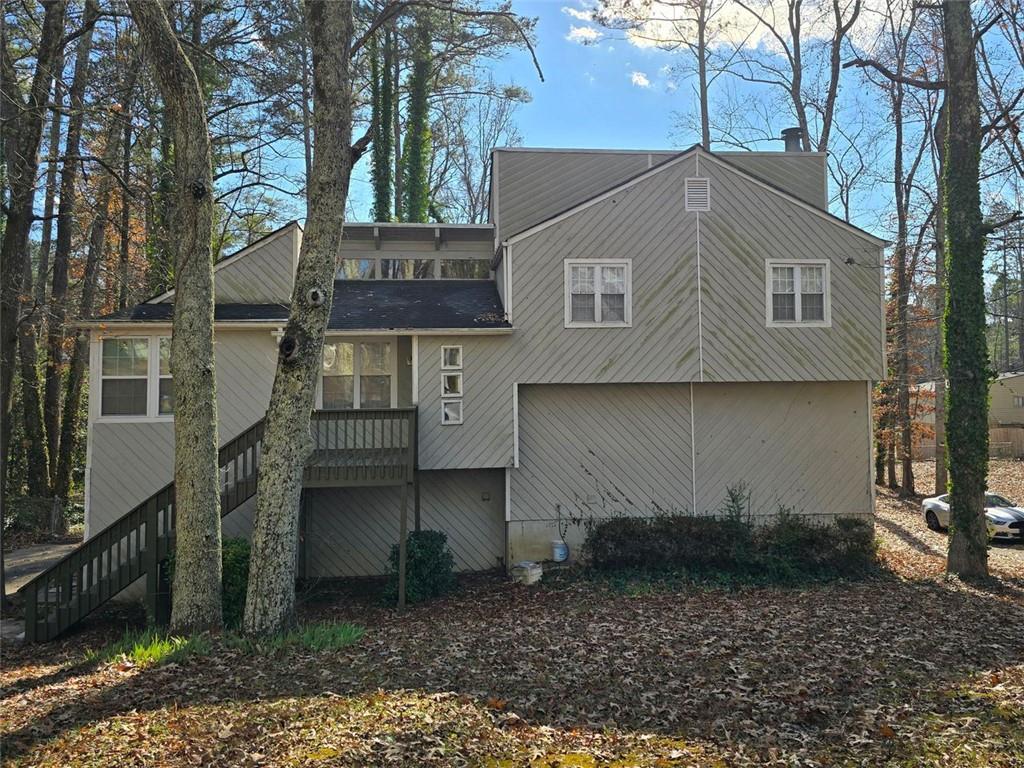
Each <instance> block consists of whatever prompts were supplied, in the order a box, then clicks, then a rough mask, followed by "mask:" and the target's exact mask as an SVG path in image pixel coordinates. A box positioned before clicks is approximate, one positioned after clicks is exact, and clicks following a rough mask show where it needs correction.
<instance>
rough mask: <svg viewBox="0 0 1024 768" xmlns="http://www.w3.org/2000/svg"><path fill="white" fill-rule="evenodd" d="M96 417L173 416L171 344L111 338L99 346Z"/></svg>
mask: <svg viewBox="0 0 1024 768" xmlns="http://www.w3.org/2000/svg"><path fill="white" fill-rule="evenodd" d="M99 390H100V396H99V416H100V417H101V418H102V417H112V418H140V419H143V418H154V417H160V416H171V415H173V414H174V382H173V379H172V376H171V340H170V338H169V337H167V336H128V337H112V338H106V339H103V340H102V341H101V342H100V386H99Z"/></svg>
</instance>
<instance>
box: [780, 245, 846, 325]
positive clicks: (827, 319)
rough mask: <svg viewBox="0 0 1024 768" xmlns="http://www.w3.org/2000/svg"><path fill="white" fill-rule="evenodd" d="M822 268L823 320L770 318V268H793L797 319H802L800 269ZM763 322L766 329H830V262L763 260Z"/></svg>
mask: <svg viewBox="0 0 1024 768" xmlns="http://www.w3.org/2000/svg"><path fill="white" fill-rule="evenodd" d="M805 266H806V267H824V270H825V275H824V278H823V280H824V288H825V295H824V298H823V301H824V304H825V307H824V309H825V313H824V319H823V320H803V319H799V320H775V319H773V318H772V268H773V267H795V270H794V272H793V285H794V288H795V289H796V290H795V292H794V296H795V307H796V314H797V317H801V318H802V311H801V310H802V308H801V306H800V295H801V292H800V267H805ZM764 321H765V327H767V328H831V327H832V262H831V261H830V260H828V259H765V260H764Z"/></svg>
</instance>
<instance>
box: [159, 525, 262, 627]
mask: <svg viewBox="0 0 1024 768" xmlns="http://www.w3.org/2000/svg"><path fill="white" fill-rule="evenodd" d="M251 554H252V549H251V547H250V546H249V542H248V541H247V540H246V539H224V541H223V542H221V610H222V611H223V615H224V626H225V627H226V628H227V629H237V628H238V627H240V626H242V619H243V618H244V616H245V594H246V591H247V590H248V588H249V558H250V556H251ZM167 574H168V578H169V579H170V583H171V586H172V587H173V586H174V553H173V552H172V553H171V555H170V557H168V559H167ZM172 597H173V596H172Z"/></svg>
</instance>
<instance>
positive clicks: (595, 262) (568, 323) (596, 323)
mask: <svg viewBox="0 0 1024 768" xmlns="http://www.w3.org/2000/svg"><path fill="white" fill-rule="evenodd" d="M581 266H582V267H593V268H594V270H595V271H594V297H595V302H594V306H595V307H598V306H599V302H598V301H597V296H598V295H599V294H600V275H601V267H625V268H626V292H625V293H624V294H623V295H624V297H625V298H624V299H623V302H622V304H623V310H622V313H623V318H624V319H623V320H617V321H615V322H606V321H604V320H590V321H574V320H573V319H572V268H573V267H581ZM562 278H563V292H562V293H563V295H562V301H563V303H564V310H565V311H564V322H565V327H566V328H632V327H633V259H630V258H626V259H565V260H564V261H563V275H562ZM595 315H596V312H595Z"/></svg>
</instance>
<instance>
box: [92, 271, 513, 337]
mask: <svg viewBox="0 0 1024 768" xmlns="http://www.w3.org/2000/svg"><path fill="white" fill-rule="evenodd" d="M173 311H174V305H173V304H170V303H161V304H138V305H136V306H134V307H131V308H130V309H125V310H122V311H120V312H115V313H113V314H110V315H104V316H103V317H98V318H95V322H100V323H103V322H114V323H116V322H168V321H169V320H171V317H172V313H173ZM214 319H215V320H216V321H217V322H246V321H248V322H260V321H265V322H274V321H278V322H284V321H285V320H287V319H288V307H287V306H285V305H282V304H218V305H217V306H216V308H215V311H214ZM327 327H328V329H329V330H334V331H348V330H352V331H360V330H388V329H391V328H424V329H427V328H438V329H448V328H453V329H454V328H488V329H496V328H511V327H512V326H511V325H510V324H509V322H508V320H507V319H506V318H505V312H504V309H503V308H502V305H501V298H500V297H499V296H498V290H497V287H496V286H495V284H494V283H493V282H491V281H490V280H338V281H336V282H335V283H334V302H333V304H332V306H331V316H330V320H329V322H328V326H327Z"/></svg>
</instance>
